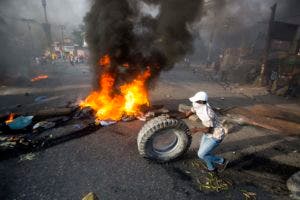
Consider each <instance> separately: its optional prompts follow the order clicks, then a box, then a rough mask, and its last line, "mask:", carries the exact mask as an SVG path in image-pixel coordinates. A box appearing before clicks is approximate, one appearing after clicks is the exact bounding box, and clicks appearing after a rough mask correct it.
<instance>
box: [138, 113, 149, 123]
mask: <svg viewBox="0 0 300 200" xmlns="http://www.w3.org/2000/svg"><path fill="white" fill-rule="evenodd" d="M136 118H137V119H138V120H140V121H142V122H145V121H147V117H146V116H145V115H142V116H137V117H136Z"/></svg>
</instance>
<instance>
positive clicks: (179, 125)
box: [137, 116, 192, 162]
mask: <svg viewBox="0 0 300 200" xmlns="http://www.w3.org/2000/svg"><path fill="white" fill-rule="evenodd" d="M167 134H169V135H170V136H171V137H173V138H174V141H172V143H171V144H168V145H166V146H165V147H163V149H158V148H157V147H156V146H155V145H156V144H155V141H156V140H157V138H159V137H161V136H164V135H167ZM158 140H159V139H158ZM191 141H192V137H191V135H190V132H189V128H188V126H187V125H186V124H185V122H183V121H182V120H177V119H172V118H168V117H166V116H159V117H156V118H153V119H151V120H150V121H148V122H147V123H146V124H145V125H144V126H143V127H142V129H141V130H140V132H139V134H138V138H137V144H138V151H139V153H140V155H142V156H143V157H144V158H148V159H151V160H156V161H159V162H168V161H171V160H174V159H176V158H179V157H180V156H182V155H183V154H184V153H185V152H186V151H187V150H188V149H189V147H190V145H191Z"/></svg>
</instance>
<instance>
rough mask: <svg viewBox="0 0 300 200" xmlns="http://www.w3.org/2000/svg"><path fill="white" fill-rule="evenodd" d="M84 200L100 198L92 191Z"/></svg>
mask: <svg viewBox="0 0 300 200" xmlns="http://www.w3.org/2000/svg"><path fill="white" fill-rule="evenodd" d="M82 200H99V199H98V197H97V196H96V194H95V193H93V192H90V193H88V194H87V195H86V196H85V197H83V199H82Z"/></svg>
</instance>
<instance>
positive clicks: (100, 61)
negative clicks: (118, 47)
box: [98, 55, 110, 67]
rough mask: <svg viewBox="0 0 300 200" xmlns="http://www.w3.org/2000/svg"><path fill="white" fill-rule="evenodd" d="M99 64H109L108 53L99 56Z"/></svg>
mask: <svg viewBox="0 0 300 200" xmlns="http://www.w3.org/2000/svg"><path fill="white" fill-rule="evenodd" d="M98 64H99V65H100V66H103V67H105V66H109V65H110V57H109V55H104V56H103V57H102V58H100V60H99V63H98Z"/></svg>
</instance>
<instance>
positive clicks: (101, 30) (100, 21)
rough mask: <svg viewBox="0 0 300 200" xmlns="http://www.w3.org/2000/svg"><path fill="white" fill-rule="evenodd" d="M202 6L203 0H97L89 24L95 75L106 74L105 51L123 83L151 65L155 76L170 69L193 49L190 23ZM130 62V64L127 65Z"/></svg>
mask: <svg viewBox="0 0 300 200" xmlns="http://www.w3.org/2000/svg"><path fill="white" fill-rule="evenodd" d="M145 7H146V8H145ZM151 7H152V8H153V7H154V8H155V9H156V10H155V11H153V10H152V11H151V9H150V10H149V8H151ZM201 8H202V0H188V1H186V0H145V1H139V0H94V1H93V3H92V7H91V10H90V12H89V13H88V14H87V16H86V18H85V22H86V25H87V33H86V35H87V42H88V45H89V48H90V50H91V61H92V65H93V66H94V67H93V69H94V70H95V74H96V79H98V77H99V74H101V73H102V69H101V67H100V66H99V64H98V61H99V58H101V57H102V56H104V55H106V54H108V55H109V56H110V57H111V58H112V64H111V67H110V71H111V72H114V74H116V76H117V80H118V81H119V82H120V81H122V82H124V81H125V82H128V81H131V80H132V78H133V77H135V75H136V74H139V73H141V72H143V71H144V70H145V69H147V68H150V69H151V72H152V77H156V76H157V75H158V74H159V72H160V71H161V70H167V69H170V68H171V67H172V66H174V64H175V63H176V62H177V61H179V60H181V59H182V57H183V56H185V55H186V54H187V53H189V52H191V51H192V46H193V45H192V43H193V38H192V35H191V33H190V31H189V25H190V24H191V23H193V22H194V20H195V19H196V18H197V17H198V16H201ZM144 10H146V12H145V11H144ZM148 11H149V12H148ZM151 12H152V13H153V12H156V14H151ZM125 63H128V64H129V66H130V67H129V68H126V69H125V68H122V65H123V64H125Z"/></svg>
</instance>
